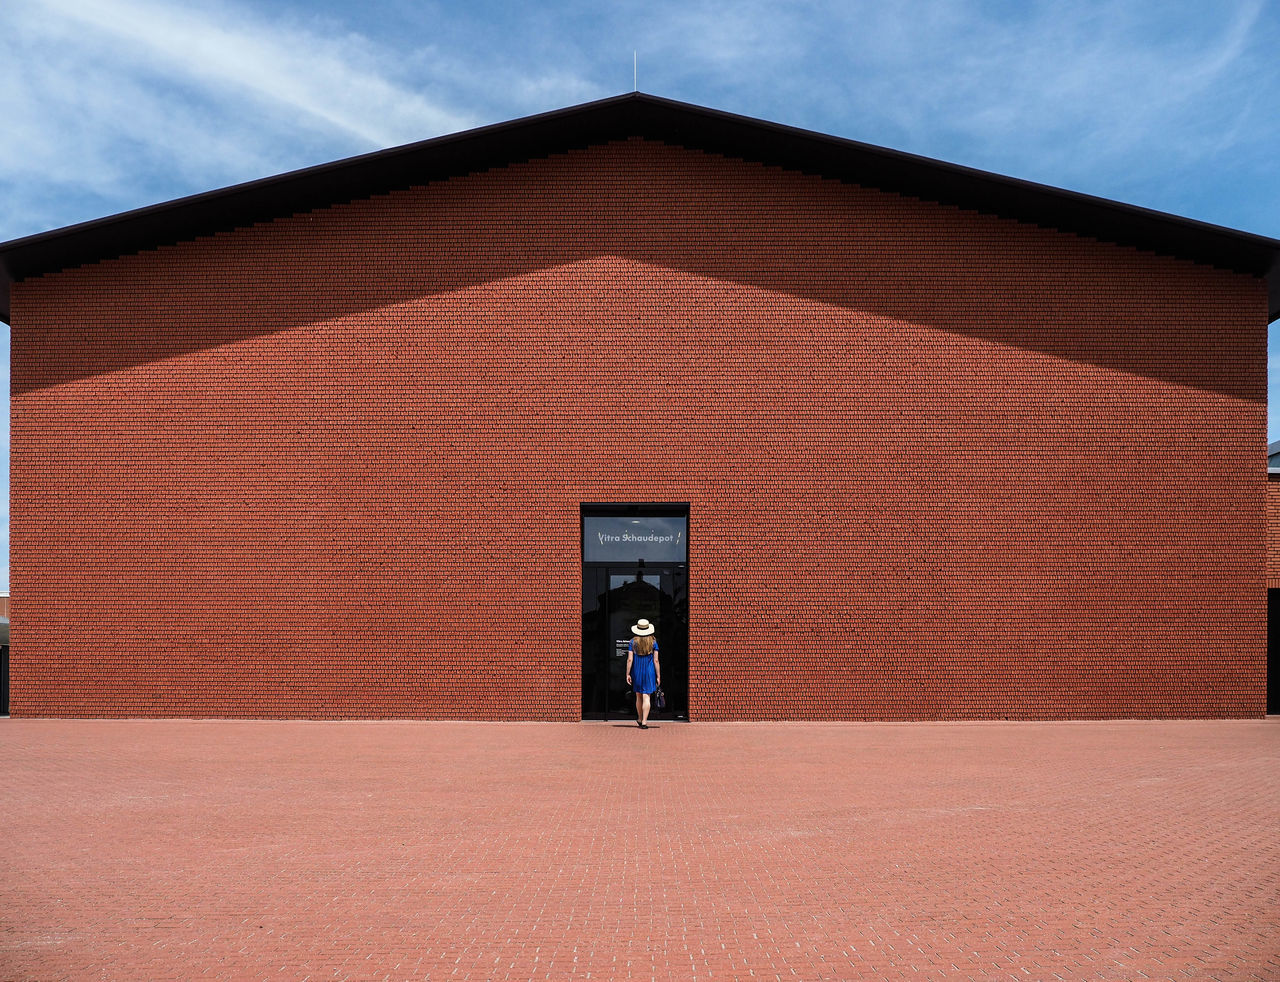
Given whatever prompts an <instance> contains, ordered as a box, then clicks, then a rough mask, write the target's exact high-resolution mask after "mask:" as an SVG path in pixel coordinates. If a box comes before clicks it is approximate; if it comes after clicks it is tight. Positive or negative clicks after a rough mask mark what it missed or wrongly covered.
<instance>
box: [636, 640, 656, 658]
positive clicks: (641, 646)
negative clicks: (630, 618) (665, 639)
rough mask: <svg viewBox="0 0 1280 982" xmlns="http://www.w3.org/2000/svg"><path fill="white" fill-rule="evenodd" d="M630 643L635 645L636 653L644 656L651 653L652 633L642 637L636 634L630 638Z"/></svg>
mask: <svg viewBox="0 0 1280 982" xmlns="http://www.w3.org/2000/svg"><path fill="white" fill-rule="evenodd" d="M631 643H632V644H633V645H634V646H635V649H636V654H637V655H640V656H641V657H644V656H645V655H652V654H653V635H652V634H646V635H645V636H644V637H640V636H639V635H637V636H636V637H634V638H632V639H631Z"/></svg>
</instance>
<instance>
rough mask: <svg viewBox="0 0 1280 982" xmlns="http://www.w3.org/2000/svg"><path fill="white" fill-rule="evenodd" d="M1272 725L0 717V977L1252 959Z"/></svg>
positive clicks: (830, 969)
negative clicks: (0, 866) (0, 865)
mask: <svg viewBox="0 0 1280 982" xmlns="http://www.w3.org/2000/svg"><path fill="white" fill-rule="evenodd" d="M1278 765H1280V719H1277V718H1271V719H1268V720H1250V721H1182V722H1134V721H1122V722H1085V723H1081V722H1073V723H917V724H842V723H830V724H817V723H812V724H811V723H755V724H747V723H743V724H699V723H694V724H677V723H663V722H659V723H657V724H656V725H654V726H653V727H652V728H651V729H649V730H647V731H640V730H638V729H637V728H636V727H635V726H634V725H630V726H628V725H620V724H617V723H607V722H605V723H601V722H585V723H580V724H552V723H528V724H521V723H506V724H504V723H451V722H433V723H419V722H240V721H235V722H228V721H70V720H17V719H0V768H2V769H3V778H2V784H0V787H2V788H3V790H2V791H0V804H2V805H3V829H4V832H3V837H2V841H3V859H4V867H5V873H4V879H3V883H2V884H0V979H6V980H8V979H39V980H56V979H76V980H79V979H127V980H165V979H180V980H186V979H272V980H296V979H312V980H330V979H441V980H445V979H448V980H467V979H476V980H507V979H511V980H516V979H547V980H559V979H687V980H714V979H726V980H727V979H783V980H787V979H799V980H805V979H912V980H934V979H949V980H950V979H1020V980H1028V979H1030V980H1056V979H1061V980H1083V979H1089V980H1126V982H1128V980H1137V979H1176V980H1184V979H1190V980H1237V979H1241V980H1242V979H1251V980H1277V979H1280V766H1278Z"/></svg>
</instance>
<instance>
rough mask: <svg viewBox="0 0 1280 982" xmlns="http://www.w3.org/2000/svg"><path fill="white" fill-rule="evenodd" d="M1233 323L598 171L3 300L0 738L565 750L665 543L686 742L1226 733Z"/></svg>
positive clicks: (97, 270) (1170, 272)
mask: <svg viewBox="0 0 1280 982" xmlns="http://www.w3.org/2000/svg"><path fill="white" fill-rule="evenodd" d="M1265 328H1266V303H1265V286H1264V284H1263V283H1262V282H1261V281H1260V280H1257V279H1254V278H1251V277H1248V276H1243V275H1239V274H1234V273H1231V272H1228V271H1224V270H1218V269H1213V268H1209V267H1205V266H1201V265H1196V264H1193V263H1190V262H1185V261H1181V260H1175V259H1172V258H1168V257H1163V256H1158V255H1154V254H1150V253H1143V252H1139V251H1137V250H1134V249H1130V248H1126V247H1123V246H1117V245H1111V244H1108V243H1100V242H1095V241H1092V240H1088V239H1084V238H1081V237H1077V236H1073V235H1067V234H1063V233H1059V232H1056V231H1053V230H1049V229H1042V228H1037V227H1034V226H1029V225H1023V224H1019V223H1017V222H1014V221H1010V220H1005V219H998V218H995V217H991V216H986V215H980V214H977V213H973V212H966V211H962V210H959V209H955V208H949V207H943V206H939V205H936V204H932V203H929V202H922V201H917V200H914V199H911V198H905V197H902V196H898V195H892V194H886V193H883V192H880V191H877V190H873V189H867V188H861V187H857V186H851V185H846V184H841V183H837V182H834V181H827V180H823V179H821V178H819V177H816V176H809V175H801V174H796V173H790V172H785V171H782V170H779V169H777V168H769V167H766V166H763V165H758V164H754V163H750V162H743V161H737V160H730V159H724V158H720V157H716V156H714V155H709V154H702V153H695V152H691V151H688V150H685V149H683V148H679V147H672V146H666V145H662V144H657V143H653V142H646V141H641V140H631V141H625V142H619V143H614V144H609V145H607V146H600V147H592V148H586V149H582V150H578V151H572V152H569V153H566V154H563V155H558V156H554V157H551V158H547V159H540V160H534V161H529V162H525V163H519V164H513V165H511V166H509V167H505V168H502V169H498V170H494V171H490V172H486V173H482V174H473V175H470V176H467V177H461V178H456V179H453V180H450V181H447V182H441V183H437V184H432V185H429V186H425V187H420V188H413V189H409V190H406V191H403V192H397V193H393V194H390V195H385V196H380V197H377V198H373V199H368V200H362V201H357V202H353V203H349V204H344V205H339V206H335V207H332V208H328V209H323V210H320V211H316V212H312V213H308V214H303V215H297V216H294V217H291V218H287V219H282V220H278V221H273V222H270V223H264V224H261V225H258V226H254V227H252V228H245V229H240V230H236V231H234V232H228V233H225V234H220V235H217V236H212V237H209V238H205V239H201V240H197V241H194V242H186V243H180V244H175V245H170V246H166V247H163V248H160V249H158V250H155V251H153V252H149V253H145V254H142V255H135V256H128V257H122V258H119V259H116V260H111V261H107V262H102V263H98V264H95V265H93V266H89V267H84V268H79V269H74V270H68V271H64V272H62V273H58V274H53V275H49V276H45V277H42V278H39V279H34V280H30V281H27V282H23V283H19V284H16V285H15V287H14V291H13V400H12V421H11V422H12V434H13V437H12V439H13V465H12V568H13V573H12V592H13V608H14V610H13V637H14V641H15V645H14V648H13V670H12V699H11V703H12V711H13V713H14V714H15V715H24V716H37V715H65V716H76V715H95V716H99V715H100V716H116V715H121V716H133V715H142V716H152V715H182V716H203V715H215V716H308V717H340V716H356V717H419V716H421V717H478V718H543V719H557V720H567V719H574V718H577V716H578V715H579V713H580V688H579V672H580V657H581V653H580V625H581V610H580V596H581V591H580V556H579V539H578V508H579V503H580V502H583V501H646V500H654V501H688V502H689V503H690V506H691V517H690V625H691V626H690V632H691V633H690V696H691V705H690V715H691V718H693V719H727V718H737V717H742V716H747V717H750V718H758V717H766V718H782V719H786V718H810V719H824V718H831V719H927V718H948V719H959V718H997V717H1017V718H1045V717H1108V716H1134V717H1157V716H1258V715H1262V714H1263V713H1264V711H1265V696H1266V663H1265V627H1266V624H1265V620H1266V613H1265V605H1264V604H1265V592H1264V585H1265V583H1264V576H1263V572H1262V571H1263V569H1264V558H1263V555H1262V548H1263V545H1262V536H1260V535H1259V534H1258V530H1259V528H1260V527H1261V526H1262V523H1263V521H1264V500H1265V499H1264V495H1263V489H1262V487H1261V485H1262V483H1263V477H1262V473H1261V469H1260V468H1259V466H1258V463H1257V451H1258V447H1259V446H1261V444H1262V443H1263V442H1264V439H1265V372H1266V337H1265Z"/></svg>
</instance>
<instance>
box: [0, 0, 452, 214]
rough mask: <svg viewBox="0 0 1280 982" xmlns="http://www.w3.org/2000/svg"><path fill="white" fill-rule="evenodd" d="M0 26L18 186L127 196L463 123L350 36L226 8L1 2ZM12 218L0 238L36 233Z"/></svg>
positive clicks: (5, 169)
mask: <svg viewBox="0 0 1280 982" xmlns="http://www.w3.org/2000/svg"><path fill="white" fill-rule="evenodd" d="M0 32H2V33H4V34H5V35H6V37H7V47H8V49H9V53H10V54H11V57H8V58H6V59H2V60H0V117H3V118H4V119H5V125H6V139H5V140H4V141H0V183H2V184H4V185H7V189H8V188H13V187H15V186H20V187H22V189H23V191H24V195H23V196H24V197H28V198H36V199H38V198H40V197H41V190H42V189H47V188H51V187H52V188H56V187H59V186H65V187H70V186H72V185H74V187H75V194H76V195H84V194H86V193H87V194H89V195H91V196H93V197H92V199H91V200H92V201H93V203H94V204H97V202H120V203H121V204H122V205H125V206H128V205H133V204H140V203H144V202H145V201H147V200H150V198H151V194H150V190H151V189H152V188H154V187H159V186H165V187H166V191H168V193H164V192H162V193H161V196H163V197H170V196H172V191H169V190H168V189H169V188H171V187H172V186H173V185H174V184H175V183H178V184H185V185H187V187H185V188H184V190H200V189H202V188H203V187H208V186H217V185H218V184H224V183H229V182H232V181H237V180H245V179H249V178H252V177H258V176H264V175H266V174H270V173H274V172H276V171H278V170H282V169H286V168H289V167H296V166H303V165H305V164H309V163H317V162H320V161H323V160H326V159H331V158H333V157H335V156H341V155H344V154H350V153H358V152H362V151H365V150H370V149H375V148H377V147H382V146H388V145H393V144H397V143H403V142H407V141H410V140H414V139H423V138H426V137H429V136H433V135H437V134H439V133H444V132H449V131H452V130H456V129H460V128H464V127H465V126H467V125H469V124H471V123H472V122H474V118H473V116H472V114H470V113H469V112H467V111H466V110H465V109H459V108H457V107H455V106H453V105H450V104H449V103H447V102H445V101H443V100H438V99H430V98H427V97H426V96H424V95H422V94H420V93H419V92H417V91H415V90H414V88H413V85H412V83H411V82H410V81H408V80H404V79H399V78H397V77H396V76H395V74H394V72H391V71H388V70H387V66H388V65H394V64H396V61H395V60H394V59H389V58H386V57H384V56H385V54H386V52H385V51H382V50H381V49H380V48H379V46H378V45H377V44H375V43H373V42H371V41H369V40H368V39H366V38H364V37H361V36H359V35H356V34H350V33H341V32H339V33H336V34H325V33H319V32H317V31H316V30H315V29H314V28H313V27H312V26H311V25H310V24H309V23H307V22H305V21H302V20H299V19H297V18H296V17H295V18H287V19H279V20H275V21H269V20H267V19H265V18H264V17H262V16H261V15H257V14H254V13H253V12H252V11H250V10H248V9H247V8H245V7H240V6H213V5H205V6H202V7H193V6H189V5H181V6H179V5H172V4H163V3H158V2H153V0H40V2H36V3H30V2H29V3H23V4H11V5H4V6H3V9H2V12H0ZM23 207H24V206H21V205H20V206H19V209H18V210H19V213H21V211H22V210H23ZM32 208H33V206H32V205H31V204H30V202H27V203H25V210H26V211H27V213H28V214H30V212H31V210H32ZM36 210H37V212H38V210H39V209H38V208H37V209H36ZM59 217H60V218H62V216H59ZM77 217H94V216H92V215H84V216H77ZM12 218H13V216H10V220H9V221H6V220H5V219H3V218H0V222H3V223H4V224H5V225H7V226H8V227H0V237H8V235H12V234H21V233H23V232H29V231H36V229H31V228H20V227H14V226H13V225H11V224H10V221H12ZM63 220H65V218H63ZM6 233H7V234H8V235H7V234H6Z"/></svg>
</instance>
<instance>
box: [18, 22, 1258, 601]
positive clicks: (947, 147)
mask: <svg viewBox="0 0 1280 982" xmlns="http://www.w3.org/2000/svg"><path fill="white" fill-rule="evenodd" d="M0 39H3V40H2V41H0V119H3V120H4V125H5V139H4V140H3V141H0V202H3V207H0V241H2V240H8V239H12V238H17V237H19V236H23V235H29V234H31V233H34V232H40V231H44V230H46V229H50V228H58V227H61V226H64V225H69V224H72V223H74V222H79V221H84V220H87V219H92V218H99V217H101V216H103V215H108V214H112V213H115V212H119V211H124V210H127V209H130V208H136V207H140V206H143V205H147V204H152V203H154V202H157V201H164V200H168V199H171V198H175V197H180V196H182V195H186V194H192V193H195V192H199V191H205V190H208V189H210V188H216V187H223V186H226V185H228V184H234V183H237V182H240V181H247V180H252V179H254V178H258V177H265V176H267V175H270V174H276V173H280V172H282V171H286V170H292V169H295V168H298V167H305V166H308V165H311V164H316V163H322V162H325V161H328V160H334V159H337V158H339V157H344V156H350V155H352V154H357V153H363V152H366V151H369V150H374V149H377V148H379V147H386V146H394V145H396V144H400V143H407V142H410V141H413V140H420V139H425V138H427V137H431V136H436V135H439V134H441V133H448V132H452V131H455V130H459V129H465V128H467V127H470V126H477V125H482V124H486V123H494V122H500V121H502V120H506V119H512V118H515V117H518V116H523V115H528V114H530V113H535V112H541V111H544V110H548V109H556V108H560V107H562V106H567V105H573V104H576V103H579V102H585V101H588V100H590V99H596V98H602V97H604V96H610V95H616V94H618V93H620V92H626V91H630V90H631V88H632V52H633V51H634V52H636V54H637V60H638V65H639V87H640V89H641V90H642V91H645V92H651V93H654V94H656V95H661V96H666V97H668V98H672V99H679V100H682V101H686V102H693V103H698V104H700V105H705V106H710V107H713V108H716V109H723V110H727V111H730V112H737V113H743V114H746V115H749V116H757V117H761V118H764V119H770V120H775V121H778V122H782V123H787V124H791V125H795V126H802V127H807V128H810V129H815V130H820V131H823V132H827V133H833V134H836V135H839V136H843V137H848V138H851V139H856V140H863V141H867V142H870V143H877V144H881V145H884V146H890V147H894V148H896V149H900V150H907V151H910V152H913V153H919V154H924V155H926V156H930V157H936V158H939V159H942V160H950V161H955V162H957V163H961V164H966V165H969V166H972V167H979V168H983V169H985V170H991V171H996V172H998V173H1002V174H1009V175H1012V176H1015V177H1021V178H1025V179H1028V180H1032V181H1039V182H1042V183H1045V184H1052V185H1056V186H1058V187H1065V188H1070V189H1073V190H1078V191H1084V192H1087V193H1089V194H1096V195H1101V196H1103V197H1108V198H1115V199H1118V200H1121V201H1126V202H1130V203H1133V204H1138V205H1142V206H1145V207H1148V208H1155V209H1158V210H1161V211H1167V212H1172V213H1174V214H1178V215H1185V216H1188V217H1191V218H1196V219H1200V220H1202V221H1207V222H1213V223H1216V224H1220V225H1227V226H1230V227H1233V228H1239V229H1244V230H1246V231H1251V232H1258V233H1261V234H1263V235H1268V236H1272V237H1276V238H1280V181H1278V180H1277V176H1278V172H1280V166H1278V164H1280V59H1277V58H1276V57H1275V52H1276V51H1280V0H1270V2H1263V0H1215V2H1213V3H1205V2H1203V0H1196V2H1178V0H1158V2H1157V0H1150V2H1131V3H1126V2H1109V3H1098V2H1089V0H1074V2H1071V3H1067V2H1056V3H1037V2H1031V0H987V2H979V0H928V2H926V0H895V2H894V3H884V2H882V0H874V2H860V0H814V2H802V0H797V2H790V3H763V2H754V0H742V2H735V3H725V2H701V0H644V2H642V3H640V2H636V3H632V2H618V3H609V4H601V3H598V2H591V3H588V2H585V0H581V2H579V0H546V2H542V3H536V4H532V3H530V4H508V3H496V2H485V0H478V2H469V3H457V4H452V3H430V2H415V0H365V2H362V3H360V4H354V3H349V2H346V3H327V2H311V3H302V2H284V0H258V2H255V3H249V2H243V0H185V2H183V3H181V4H178V3H173V2H161V0H23V2H14V3H0ZM1278 328H1280V322H1278V324H1277V325H1276V326H1275V327H1273V328H1272V330H1271V331H1270V335H1271V336H1270V338H1269V342H1270V343H1269V351H1270V356H1269V365H1270V366H1272V368H1271V371H1270V376H1271V378H1272V380H1273V382H1272V385H1276V384H1280V330H1278ZM8 352H9V342H8V331H7V330H5V331H4V338H3V370H4V376H5V391H6V393H7V391H8V385H7V383H8V365H9V359H8ZM1271 402H1272V404H1273V405H1276V404H1280V403H1278V402H1277V400H1276V399H1274V398H1273V399H1272V400H1271ZM4 432H5V437H4V441H5V445H4V451H5V452H4V460H5V465H4V474H3V479H4V485H5V488H6V489H7V487H8V464H7V461H8V430H7V427H6V428H5V429H4ZM1268 439H1269V440H1274V439H1280V419H1276V418H1275V417H1274V416H1273V418H1272V419H1271V421H1270V424H1269V435H1268ZM1259 453H1261V448H1259ZM4 501H5V504H4V523H3V524H4V529H5V530H6V531H5V543H4V544H5V549H4V555H5V556H6V557H7V555H8V548H7V547H8V533H7V528H8V495H7V494H6V495H5V496H4ZM2 583H3V589H6V590H7V588H8V564H7V560H6V562H5V566H4V569H3V574H2Z"/></svg>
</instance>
